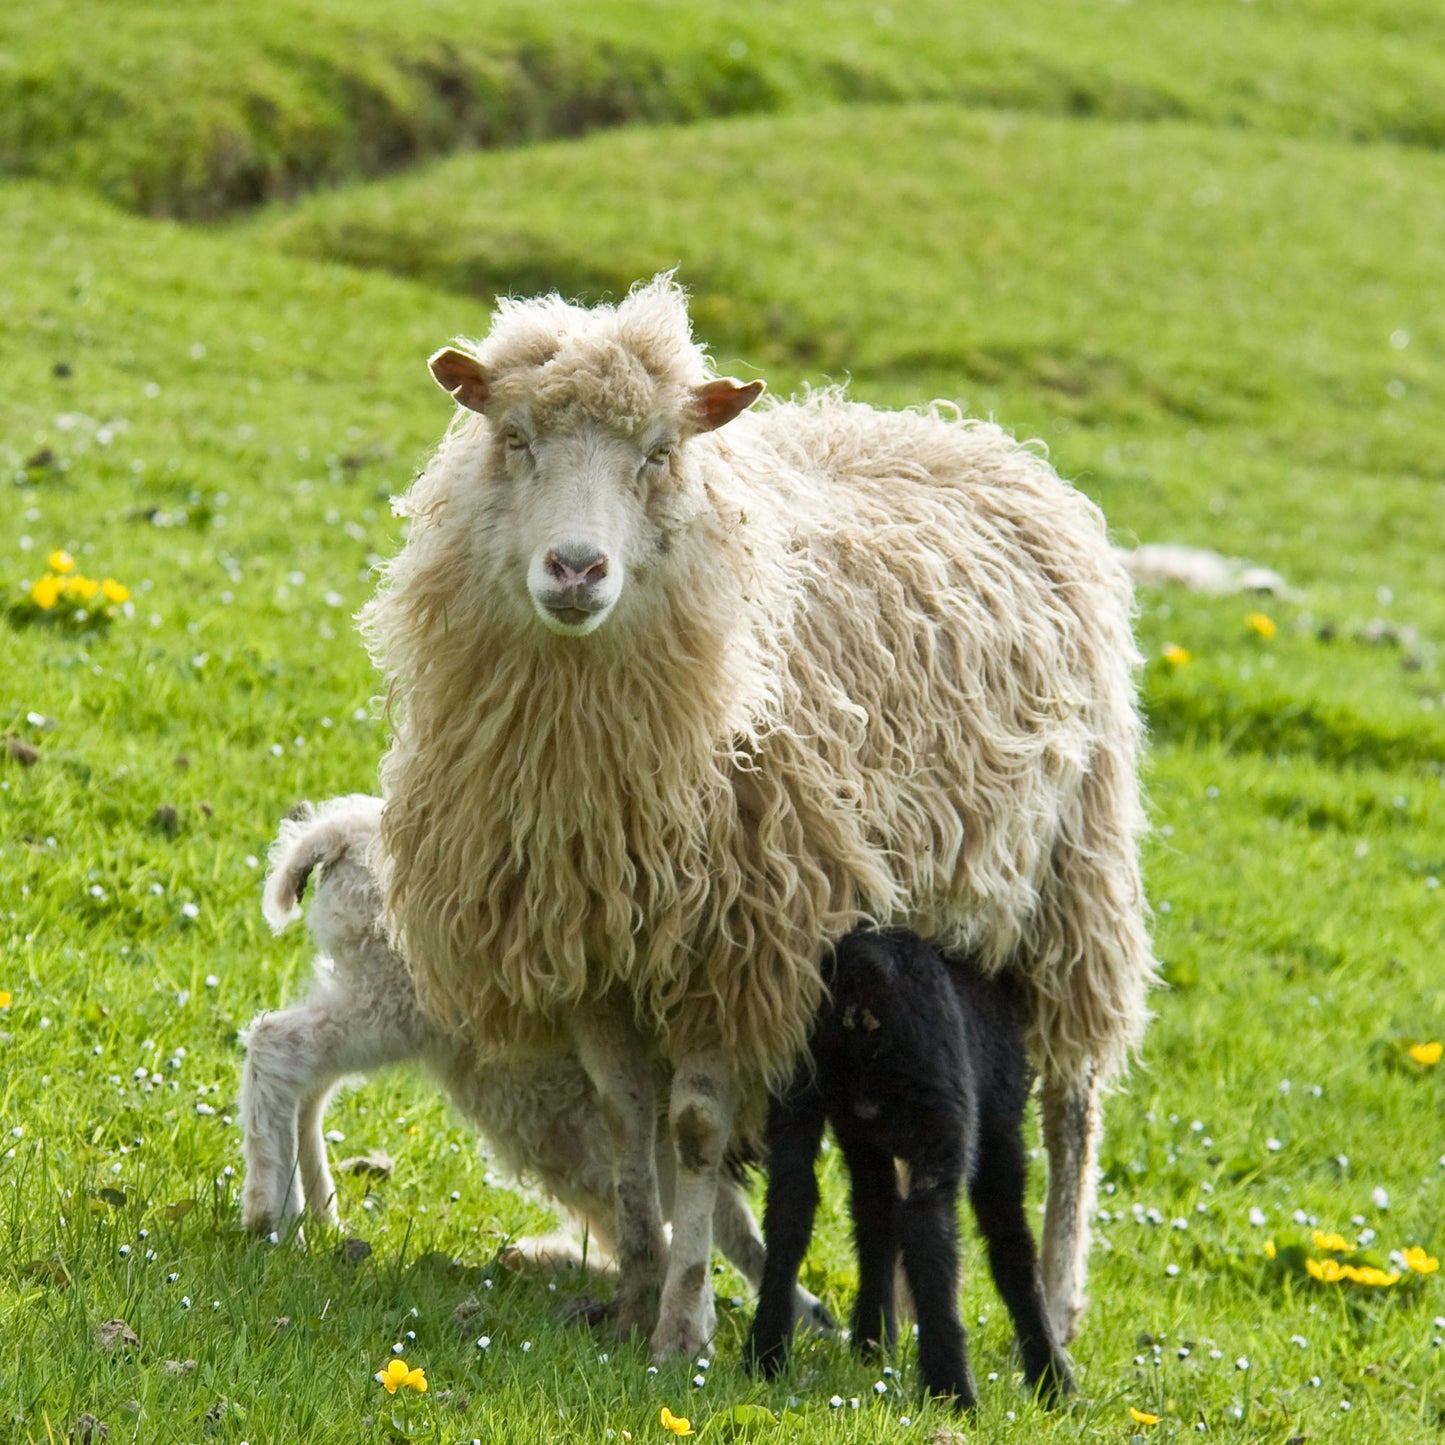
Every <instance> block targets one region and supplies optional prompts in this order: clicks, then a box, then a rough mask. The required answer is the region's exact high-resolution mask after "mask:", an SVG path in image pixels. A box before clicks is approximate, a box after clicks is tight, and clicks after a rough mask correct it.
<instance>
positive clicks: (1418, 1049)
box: [1407, 1043, 1445, 1069]
mask: <svg viewBox="0 0 1445 1445" xmlns="http://www.w3.org/2000/svg"><path fill="white" fill-rule="evenodd" d="M1407 1052H1408V1053H1409V1055H1410V1057H1411V1058H1412V1059H1414V1060H1415V1062H1416V1063H1417V1064H1424V1065H1425V1067H1426V1068H1427V1069H1428V1068H1430V1067H1432V1066H1433V1065H1435V1064H1438V1063H1439V1062H1440V1056H1441V1054H1445V1044H1440V1043H1429V1044H1411V1045H1410V1047H1409V1049H1408V1050H1407Z"/></svg>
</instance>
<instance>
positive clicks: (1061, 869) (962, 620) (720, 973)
mask: <svg viewBox="0 0 1445 1445" xmlns="http://www.w3.org/2000/svg"><path fill="white" fill-rule="evenodd" d="M431 370H432V373H433V375H434V377H435V378H436V379H437V380H438V381H439V383H440V384H441V385H442V386H443V388H444V389H446V390H447V391H448V392H450V393H451V394H452V395H453V397H454V398H455V399H456V401H457V402H458V403H459V405H460V408H461V409H460V410H459V411H458V413H457V414H456V417H455V420H454V423H453V425H452V428H451V430H450V431H449V433H448V435H447V437H446V438H445V440H444V441H443V443H442V445H441V447H440V449H439V450H438V452H437V454H436V455H435V456H434V457H433V459H432V460H431V462H430V464H429V465H428V466H427V468H426V470H425V472H424V473H423V475H422V476H421V477H419V478H418V480H417V481H416V482H415V483H414V484H413V486H412V488H411V490H410V492H409V493H408V495H407V497H406V498H405V499H404V501H403V502H401V503H400V504H399V510H401V511H402V512H403V513H404V514H405V515H407V516H408V517H409V518H410V519H411V525H410V531H409V534H408V537H407V540H406V543H405V545H404V546H403V548H402V550H401V552H400V553H399V554H398V555H397V556H396V557H395V558H394V559H393V560H392V561H391V563H390V564H389V565H388V567H387V570H386V575H385V577H384V580H383V585H382V587H381V590H380V592H379V594H378V596H377V597H376V598H375V599H374V600H373V601H372V602H371V603H370V604H369V605H368V608H367V610H366V612H365V613H364V614H363V630H364V633H365V635H366V637H367V640H368V643H369V645H370V647H371V650H372V654H373V656H374V658H375V659H376V661H377V663H378V665H379V666H380V667H381V668H382V670H383V672H384V673H385V675H386V678H387V680H388V684H389V689H390V705H391V716H392V722H393V727H394V736H393V740H392V743H391V747H390V750H389V752H388V754H387V756H386V758H385V760H384V762H383V767H382V778H383V792H384V793H385V794H386V797H387V805H386V808H385V811H384V814H383V817H382V836H383V840H384V844H385V847H386V851H387V855H388V859H389V862H390V866H391V869H392V872H391V875H390V883H389V888H388V893H387V909H388V916H389V921H390V923H391V926H392V928H393V930H394V932H395V935H396V937H397V938H398V939H400V940H401V941H402V943H403V946H404V951H405V953H406V956H407V958H408V959H409V960H410V962H411V965H412V968H413V971H414V974H415V977H416V982H417V987H418V992H419V996H420V998H421V1002H422V1005H423V1007H424V1008H425V1009H426V1010H427V1012H428V1013H429V1015H430V1016H431V1017H432V1018H433V1019H434V1020H436V1022H437V1023H438V1024H439V1025H440V1026H442V1027H447V1028H458V1027H463V1026H465V1027H466V1028H468V1029H470V1030H471V1031H472V1035H473V1037H475V1038H476V1039H477V1040H479V1041H480V1042H481V1043H482V1044H483V1045H485V1046H491V1045H495V1044H500V1043H508V1042H511V1041H514V1040H527V1041H530V1042H532V1043H539V1042H540V1043H552V1044H554V1045H555V1044H556V1043H557V1042H558V1041H565V1040H570V1041H571V1043H572V1046H573V1047H575V1049H576V1051H577V1053H578V1054H579V1056H580V1057H581V1059H582V1062H583V1064H584V1066H585V1067H586V1069H587V1072H588V1074H589V1075H590V1077H591V1078H592V1080H593V1082H594V1083H595V1084H596V1086H597V1088H598V1090H599V1092H600V1094H601V1096H602V1099H603V1107H604V1110H605V1112H606V1114H607V1118H608V1123H609V1126H610V1127H611V1129H612V1137H613V1145H614V1151H615V1161H616V1169H617V1176H616V1187H617V1199H618V1216H619V1219H618V1222H619V1235H620V1237H619V1250H620V1264H621V1279H620V1282H619V1286H618V1299H619V1307H620V1314H621V1318H622V1321H623V1324H624V1326H629V1325H630V1326H632V1327H636V1328H647V1327H650V1326H651V1324H652V1321H653V1319H654V1318H656V1321H657V1322H656V1328H655V1329H654V1330H653V1333H652V1345H653V1351H654V1354H655V1355H656V1356H657V1357H659V1358H665V1357H668V1356H671V1355H674V1354H679V1353H684V1352H686V1353H690V1352H693V1351H696V1350H699V1349H701V1348H703V1347H704V1346H705V1344H706V1342H707V1341H708V1339H709V1337H710V1336H711V1334H712V1331H713V1326H714V1314H713V1301H712V1291H711V1288H710V1285H709V1281H708V1275H707V1258H708V1248H709V1232H710V1225H711V1219H712V1209H713V1201H714V1198H715V1191H716V1187H717V1179H718V1170H719V1166H720V1165H721V1163H722V1160H723V1157H724V1151H725V1149H726V1147H727V1142H728V1139H729V1135H730V1131H731V1130H732V1128H733V1127H734V1123H735V1119H736V1117H737V1112H738V1110H739V1108H740V1107H742V1106H744V1105H746V1106H747V1107H748V1108H753V1107H756V1106H757V1105H758V1104H759V1102H760V1101H761V1099H762V1096H763V1094H764V1091H765V1089H766V1086H767V1085H769V1084H781V1083H783V1082H785V1080H786V1078H787V1077H788V1074H789V1072H790V1070H791V1067H792V1063H793V1059H794V1057H795V1055H796V1054H797V1053H798V1052H799V1051H800V1050H801V1049H802V1048H803V1045H804V1042H805V1039H806V1036H807V1032H808V1026H809V1022H810V1020H811V1019H812V1017H813V1013H814V1010H815V1008H816V1006H817V1004H818V1002H819V999H820V995H821V984H820V976H819V963H820V956H821V951H822V949H823V947H825V946H826V945H827V944H828V943H830V942H831V941H833V940H835V939H836V938H838V937H839V936H840V935H841V934H842V933H844V932H845V931H846V930H847V929H848V928H849V927H850V926H852V925H853V924H854V923H856V922H858V921H859V920H865V919H866V920H873V921H876V922H878V923H880V924H886V925H894V926H898V927H906V928H910V929H912V930H914V931H915V932H917V933H919V934H921V935H923V936H924V937H926V938H930V939H932V940H935V941H936V942H937V943H938V944H939V946H941V947H944V948H957V949H965V950H967V951H969V952H971V953H972V954H974V955H975V956H977V957H978V958H980V960H981V961H982V964H983V966H984V967H986V968H988V969H991V970H992V969H999V968H1004V967H1008V968H1011V969H1013V970H1014V971H1015V972H1016V973H1017V974H1018V975H1019V977H1020V978H1021V979H1022V980H1023V981H1024V985H1025V991H1026V997H1027V1014H1028V1017H1027V1020H1026V1033H1027V1038H1028V1043H1029V1048H1030V1052H1031V1054H1032V1056H1033V1059H1034V1061H1035V1063H1036V1064H1037V1066H1038V1067H1039V1069H1040V1071H1041V1075H1042V1099H1043V1123H1044V1138H1045V1141H1046V1144H1047V1147H1048V1151H1049V1159H1050V1180H1049V1197H1048V1211H1047V1218H1046V1222H1045V1230H1044V1244H1043V1272H1044V1279H1045V1286H1046V1292H1047V1297H1048V1302H1049V1309H1050V1314H1051V1317H1052V1319H1053V1320H1054V1323H1055V1326H1056V1329H1057V1332H1058V1335H1059V1337H1060V1338H1061V1339H1066V1338H1068V1337H1070V1336H1071V1335H1072V1333H1073V1330H1074V1326H1075V1322H1076V1319H1077V1316H1078V1313H1079V1311H1080V1310H1081V1309H1082V1307H1083V1304H1084V1296H1083V1286H1084V1280H1085V1271H1086V1252H1087V1242H1088V1225H1087V1218H1088V1212H1089V1209H1090V1207H1091V1205H1092V1192H1093V1188H1094V1161H1095V1157H1096V1151H1097V1146H1098V1135H1099V1127H1100V1122H1099V1094H1100V1090H1101V1088H1102V1087H1103V1086H1104V1085H1105V1084H1106V1082H1107V1081H1108V1080H1109V1079H1110V1077H1111V1076H1112V1075H1114V1074H1115V1073H1116V1072H1117V1071H1118V1070H1119V1068H1120V1067H1121V1066H1122V1064H1123V1063H1124V1062H1125V1060H1126V1058H1127V1056H1128V1054H1129V1052H1130V1050H1131V1048H1132V1047H1133V1046H1134V1045H1135V1044H1136V1043H1137V1041H1138V1040H1139V1038H1140V1036H1141V1033H1142V1030H1143V1027H1144V1023H1145V1020H1146V1017H1147V1011H1146V1008H1145V991H1146V988H1147V986H1148V984H1149V982H1150V979H1151V976H1152V972H1153V967H1154V965H1153V959H1152V955H1151V949H1150V942H1149V937H1148V931H1147V927H1146V922H1145V911H1146V910H1145V904H1144V897H1143V891H1142V887H1141V884H1140V877H1139V868H1138V838H1139V835H1140V833H1141V831H1142V828H1143V813H1142V808H1141V805H1140V798H1139V788H1138V781H1137V754H1138V749H1139V746H1140V738H1141V727H1140V722H1139V718H1138V715H1137V710H1136V703H1135V687H1134V668H1135V667H1136V665H1137V662H1138V657H1137V653H1136V650H1135V647H1134V642H1133V637H1132V633H1131V627H1130V622H1131V608H1132V593H1131V587H1130V582H1129V578H1128V575H1127V573H1126V572H1125V570H1124V568H1123V567H1122V566H1121V565H1120V563H1119V561H1118V559H1117V558H1116V557H1115V556H1114V555H1113V553H1112V552H1111V550H1110V547H1109V544H1108V541H1107V538H1106V534H1105V528H1104V523H1103V519H1102V518H1101V516H1100V514H1099V512H1098V510H1097V509H1096V508H1095V507H1094V506H1093V504H1092V503H1090V502H1089V501H1088V500H1087V499H1086V498H1085V497H1084V496H1082V495H1081V494H1080V493H1079V492H1077V491H1076V490H1075V489H1074V488H1072V487H1071V486H1069V485H1068V484H1067V483H1065V482H1063V481H1061V480H1060V478H1059V477H1058V476H1057V475H1056V474H1055V472H1054V471H1053V470H1052V468H1050V467H1049V466H1048V464H1047V463H1046V462H1045V461H1044V460H1043V459H1042V458H1041V457H1040V456H1039V455H1038V454H1037V453H1036V452H1035V451H1033V450H1031V449H1029V448H1027V447H1024V446H1020V445H1018V444H1016V443H1015V442H1013V441H1012V440H1011V439H1010V438H1009V437H1008V436H1007V435H1006V434H1005V433H1003V432H1002V431H1001V430H999V429H998V428H997V427H994V426H991V425H985V424H981V423H976V422H968V421H962V420H959V419H958V418H957V417H956V416H955V415H953V414H951V413H948V412H946V411H945V410H944V409H943V408H941V407H937V406H935V407H932V408H930V409H927V410H923V411H905V412H883V411H878V410H875V409H873V408H872V407H868V406H864V405H859V404H856V403H850V402H847V401H846V400H844V399H843V398H842V397H841V396H840V395H839V394H837V393H834V392H825V393H822V394H816V395H813V396H810V397H808V398H806V399H804V400H801V401H796V402H787V403H782V404H779V405H775V406H771V407H764V408H760V409H759V410H757V411H755V412H749V411H748V410H747V408H749V407H750V406H751V404H752V403H753V402H754V401H755V400H756V399H757V397H758V396H759V394H760V393H761V391H762V389H763V386H762V383H761V382H760V381H754V382H751V383H749V384H747V385H744V384H742V383H740V382H737V381H732V380H729V379H726V378H717V377H714V376H712V375H711V373H710V371H709V369H708V366H707V362H706V358H705V356H704V353H703V351H702V349H701V347H699V346H698V345H697V344H695V343H694V341H693V339H692V336H691V331H690V327H689V323H688V317H687V309H686V305H685V299H684V295H683V293H682V291H681V289H680V288H679V287H678V286H677V285H676V284H675V283H674V282H673V280H672V278H671V277H670V276H661V277H658V278H656V279H655V280H654V281H653V282H652V283H650V284H648V285H646V286H642V287H639V288H638V289H635V290H634V291H633V292H632V293H631V294H630V295H629V296H628V297H627V298H626V299H625V300H623V301H622V302H621V303H619V304H618V305H616V306H598V307H595V308H591V309H588V308H584V307H580V306H576V305H571V304H569V303H567V302H565V301H563V300H562V299H561V298H559V297H557V296H549V297H544V298H541V299H538V300H533V301H504V302H501V303H499V306H498V310H497V314H496V316H495V317H494V320H493V324H492V328H491V331H490V332H489V334H488V335H487V336H486V338H485V339H484V340H483V341H481V342H479V343H476V344H475V345H468V346H467V348H466V349H457V348H446V349H444V350H442V351H439V352H438V353H437V354H436V355H435V356H433V357H432V359H431ZM659 1056H660V1057H661V1058H662V1059H663V1060H665V1061H666V1062H667V1063H668V1064H669V1065H671V1067H672V1084H671V1091H670V1097H669V1100H668V1115H669V1120H670V1124H671V1129H672V1140H673V1147H674V1150H675V1152H676V1155H677V1160H676V1164H677V1185H676V1202H675V1214H674V1228H673V1237H672V1244H671V1248H670V1250H669V1251H665V1250H664V1246H663V1239H662V1234H661V1220H660V1215H659V1207H658V1202H657V1184H656V1164H655V1160H654V1157H653V1151H654V1129H653V1121H654V1103H653V1084H652V1079H653V1070H654V1067H655V1061H656V1059H657V1058H658V1057H659ZM664 1260H665V1261H666V1266H665V1275H664V1272H663V1261H664ZM659 1288H660V1291H661V1295H660V1309H659V1295H658V1291H659Z"/></svg>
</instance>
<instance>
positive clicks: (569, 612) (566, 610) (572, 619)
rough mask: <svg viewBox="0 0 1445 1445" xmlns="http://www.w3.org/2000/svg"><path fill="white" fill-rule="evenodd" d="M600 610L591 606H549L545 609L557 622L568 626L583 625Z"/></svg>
mask: <svg viewBox="0 0 1445 1445" xmlns="http://www.w3.org/2000/svg"><path fill="white" fill-rule="evenodd" d="M600 610H601V609H600V608H593V607H549V608H548V609H547V611H548V612H550V613H551V614H552V616H553V617H555V618H556V619H557V621H558V622H562V623H565V624H566V625H567V626H568V627H585V626H586V624H587V623H589V622H591V621H592V619H593V618H594V617H596V616H597V613H598V612H599V611H600Z"/></svg>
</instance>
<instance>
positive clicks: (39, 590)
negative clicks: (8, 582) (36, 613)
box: [30, 574, 65, 612]
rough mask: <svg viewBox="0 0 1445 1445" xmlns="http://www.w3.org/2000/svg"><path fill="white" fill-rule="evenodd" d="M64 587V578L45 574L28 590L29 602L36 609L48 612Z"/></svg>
mask: <svg viewBox="0 0 1445 1445" xmlns="http://www.w3.org/2000/svg"><path fill="white" fill-rule="evenodd" d="M64 587H65V580H64V578H61V577H56V576H53V575H51V574H47V575H46V576H44V577H42V578H41V579H40V581H38V582H37V583H36V584H35V586H33V587H32V588H31V589H30V600H31V601H32V602H33V603H34V604H35V605H36V606H37V607H42V608H44V609H45V610H46V611H47V612H48V611H49V610H50V609H51V608H52V607H54V606H55V604H56V602H58V601H59V600H60V593H61V591H62V589H63V588H64Z"/></svg>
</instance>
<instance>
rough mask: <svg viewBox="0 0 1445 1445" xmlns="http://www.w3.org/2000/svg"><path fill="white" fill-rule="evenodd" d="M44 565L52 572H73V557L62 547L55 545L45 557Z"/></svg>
mask: <svg viewBox="0 0 1445 1445" xmlns="http://www.w3.org/2000/svg"><path fill="white" fill-rule="evenodd" d="M45 565H46V566H47V567H49V568H50V570H51V571H52V572H73V571H74V570H75V558H74V557H72V556H71V555H70V553H69V552H67V551H66V550H65V548H63V547H57V548H56V549H55V551H53V552H52V553H51V554H50V555H49V556H48V557H47V558H46V559H45Z"/></svg>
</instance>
